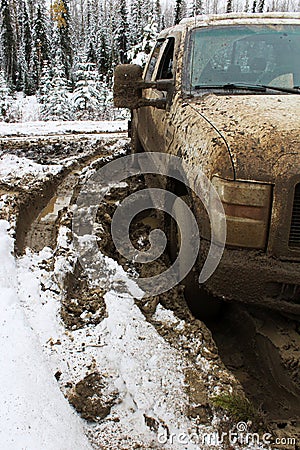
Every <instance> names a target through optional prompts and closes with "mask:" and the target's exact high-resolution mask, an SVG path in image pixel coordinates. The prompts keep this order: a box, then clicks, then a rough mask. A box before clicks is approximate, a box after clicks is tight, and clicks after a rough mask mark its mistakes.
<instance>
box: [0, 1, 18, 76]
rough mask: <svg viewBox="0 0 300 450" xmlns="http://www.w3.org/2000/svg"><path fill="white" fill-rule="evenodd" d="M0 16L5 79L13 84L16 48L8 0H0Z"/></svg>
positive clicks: (15, 72) (15, 69) (15, 67)
mask: <svg viewBox="0 0 300 450" xmlns="http://www.w3.org/2000/svg"><path fill="white" fill-rule="evenodd" d="M1 17H2V21H1V41H2V42H1V43H2V55H3V69H4V71H5V75H6V78H7V80H8V81H9V82H11V83H13V84H14V85H15V84H16V77H17V48H16V42H15V33H14V29H13V23H12V15H11V10H10V4H9V1H8V0H1Z"/></svg>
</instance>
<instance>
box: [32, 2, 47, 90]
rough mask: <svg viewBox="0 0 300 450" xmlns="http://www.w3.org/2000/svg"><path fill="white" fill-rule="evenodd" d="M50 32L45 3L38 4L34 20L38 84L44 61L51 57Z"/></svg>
mask: <svg viewBox="0 0 300 450" xmlns="http://www.w3.org/2000/svg"><path fill="white" fill-rule="evenodd" d="M48 33H49V25H48V23H47V18H46V16H45V13H44V10H43V5H41V4H38V5H37V9H36V13H35V16H34V21H33V45H34V48H35V52H36V55H37V66H38V67H37V69H38V73H37V78H38V85H39V82H40V77H41V72H42V67H43V64H44V61H48V60H49V59H50V49H49V37H48Z"/></svg>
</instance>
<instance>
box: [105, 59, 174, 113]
mask: <svg viewBox="0 0 300 450" xmlns="http://www.w3.org/2000/svg"><path fill="white" fill-rule="evenodd" d="M142 74H143V69H142V68H141V66H138V65H136V64H121V65H119V66H117V67H116V68H115V73H114V105H115V107H116V108H129V109H137V108H141V107H142V106H154V107H155V108H159V109H166V105H167V100H166V99H165V98H162V99H147V98H144V97H143V89H149V88H157V89H159V90H162V91H164V90H169V87H168V86H169V85H170V82H168V81H169V80H165V82H164V83H161V82H156V81H153V82H152V81H144V80H143V78H142ZM158 83H159V84H158Z"/></svg>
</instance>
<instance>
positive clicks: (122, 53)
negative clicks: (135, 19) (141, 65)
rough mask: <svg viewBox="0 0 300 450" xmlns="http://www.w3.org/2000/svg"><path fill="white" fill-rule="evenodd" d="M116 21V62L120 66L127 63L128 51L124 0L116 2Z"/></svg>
mask: <svg viewBox="0 0 300 450" xmlns="http://www.w3.org/2000/svg"><path fill="white" fill-rule="evenodd" d="M117 13H118V20H117V29H116V38H115V39H116V47H117V52H118V62H119V63H121V64H126V63H127V50H128V48H127V47H128V37H127V35H128V28H129V27H128V21H127V7H126V0H118V10H117Z"/></svg>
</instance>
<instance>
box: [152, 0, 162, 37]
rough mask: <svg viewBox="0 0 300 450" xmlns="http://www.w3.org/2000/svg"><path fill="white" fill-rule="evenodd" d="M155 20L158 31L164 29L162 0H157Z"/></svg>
mask: <svg viewBox="0 0 300 450" xmlns="http://www.w3.org/2000/svg"><path fill="white" fill-rule="evenodd" d="M154 20H155V22H156V23H157V29H158V31H161V30H162V29H163V24H162V13H161V4H160V0H155V8H154Z"/></svg>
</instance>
